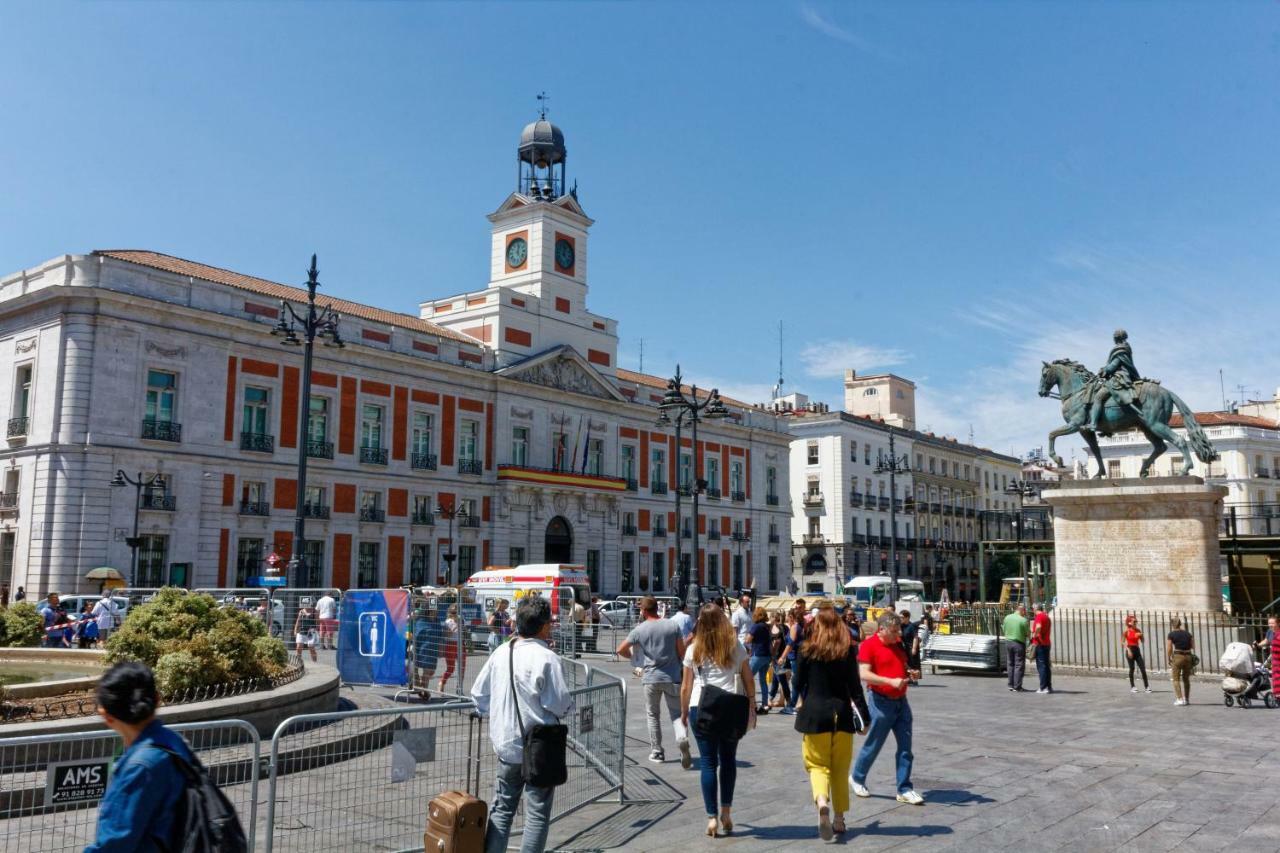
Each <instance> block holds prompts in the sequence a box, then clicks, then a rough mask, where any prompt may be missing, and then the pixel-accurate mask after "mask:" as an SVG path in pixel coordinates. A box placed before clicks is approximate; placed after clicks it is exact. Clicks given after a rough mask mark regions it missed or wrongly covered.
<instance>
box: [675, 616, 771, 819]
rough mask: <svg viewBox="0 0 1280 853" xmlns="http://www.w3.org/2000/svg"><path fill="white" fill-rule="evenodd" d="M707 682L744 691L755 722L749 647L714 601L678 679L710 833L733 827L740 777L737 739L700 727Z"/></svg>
mask: <svg viewBox="0 0 1280 853" xmlns="http://www.w3.org/2000/svg"><path fill="white" fill-rule="evenodd" d="M708 684H710V685H714V686H716V687H719V688H721V689H722V690H728V691H730V692H733V693H745V694H746V696H747V702H748V704H749V705H750V708H751V710H750V712H749V717H748V722H747V725H748V727H749V728H755V724H756V708H755V706H756V696H755V686H754V684H753V683H752V679H751V670H750V669H749V668H748V666H747V650H746V649H745V648H744V647H743V645H742V643H739V642H738V637H737V635H736V634H735V633H734V630H733V626H732V625H730V624H729V619H728V617H726V616H725V615H724V611H723V610H721V609H720V608H719V607H717V606H716V605H714V604H708V605H705V606H704V607H703V608H702V610H701V611H699V613H698V621H697V624H695V625H694V628H693V640H692V641H691V642H690V643H689V648H688V649H687V650H686V651H685V654H684V680H683V682H682V683H681V685H680V719H681V722H683V723H684V724H685V726H686V727H688V729H689V731H691V732H693V737H694V740H696V741H697V742H698V756H699V760H700V763H701V767H702V802H703V805H705V806H706V809H707V835H709V836H711V837H713V838H714V837H715V835H716V830H717V828H723V829H724V831H725V832H726V833H729V832H732V831H733V819H732V818H731V817H730V815H729V812H730V809H731V808H732V806H733V788H734V785H735V784H736V783H737V781H738V741H737V740H732V739H729V738H724V737H720V736H718V735H716V734H711V735H706V736H704V735H702V734H699V733H698V732H697V728H696V727H697V724H698V701H699V700H700V699H701V697H702V688H703V687H704V686H705V685H708ZM717 771H719V772H718V773H717ZM717 786H718V792H719V822H718V824H717V817H716V815H717V808H716V805H717V801H716V794H717Z"/></svg>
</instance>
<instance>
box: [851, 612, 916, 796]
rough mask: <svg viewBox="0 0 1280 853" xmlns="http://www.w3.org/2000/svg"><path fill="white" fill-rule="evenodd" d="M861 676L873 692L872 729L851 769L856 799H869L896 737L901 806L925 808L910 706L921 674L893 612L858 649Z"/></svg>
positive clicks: (869, 701)
mask: <svg viewBox="0 0 1280 853" xmlns="http://www.w3.org/2000/svg"><path fill="white" fill-rule="evenodd" d="M858 672H859V673H860V674H861V676H862V683H863V684H865V685H866V686H867V687H869V688H870V690H869V691H868V693H867V705H868V707H869V708H870V710H871V725H870V726H869V727H868V729H867V739H866V741H864V742H863V744H862V749H861V750H860V751H859V752H858V760H857V761H856V762H854V765H853V774H852V775H853V793H855V794H857V795H858V796H859V797H869V796H871V792H870V791H868V790H867V773H868V772H869V771H870V770H871V765H872V764H873V763H874V762H875V760H876V756H878V755H879V754H880V748H881V747H883V746H884V744H885V741H886V740H888V739H889V732H891V731H892V732H893V739H894V742H895V743H897V745H898V752H897V764H898V802H900V803H908V804H910V805H913V806H919V805H923V804H924V797H922V796H920V795H919V794H917V793H916V791H915V788H914V787H913V786H912V784H911V763H912V761H913V759H914V756H913V755H912V753H911V705H910V704H909V703H908V702H907V685H908V684H909V682H910V681H911V680H912V679H917V678H919V677H920V673H919V672H917V671H915V670H912V669H908V667H907V653H906V652H905V651H904V650H903V648H902V623H901V621H899V618H898V615H897V614H896V613H894V612H893V611H892V610H886V611H884V612H883V613H881V614H880V616H879V617H878V618H877V619H876V632H875V633H874V634H872V635H871V636H870V637H868V638H867V639H865V640H863V641H862V644H861V645H860V646H859V647H858Z"/></svg>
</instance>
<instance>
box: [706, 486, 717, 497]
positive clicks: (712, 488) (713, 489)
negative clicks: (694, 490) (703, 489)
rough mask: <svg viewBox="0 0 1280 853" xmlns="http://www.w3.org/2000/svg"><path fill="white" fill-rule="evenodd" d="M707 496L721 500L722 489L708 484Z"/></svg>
mask: <svg viewBox="0 0 1280 853" xmlns="http://www.w3.org/2000/svg"><path fill="white" fill-rule="evenodd" d="M707 497H709V498H715V499H716V500H720V490H719V489H717V488H716V487H715V486H707Z"/></svg>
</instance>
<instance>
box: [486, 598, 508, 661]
mask: <svg viewBox="0 0 1280 853" xmlns="http://www.w3.org/2000/svg"><path fill="white" fill-rule="evenodd" d="M510 606H511V602H509V601H507V600H506V599H505V598H499V599H498V600H497V602H495V603H494V606H493V612H492V613H490V614H489V618H488V620H486V622H487V624H488V626H489V637H488V639H487V640H485V645H486V646H487V647H488V649H489V651H490V652H493V651H495V650H496V649H497V648H498V646H500V645H502V644H503V643H505V642H506V641H507V637H509V636H511V630H512V629H511V613H510V612H509V611H508V610H507V608H508V607H510Z"/></svg>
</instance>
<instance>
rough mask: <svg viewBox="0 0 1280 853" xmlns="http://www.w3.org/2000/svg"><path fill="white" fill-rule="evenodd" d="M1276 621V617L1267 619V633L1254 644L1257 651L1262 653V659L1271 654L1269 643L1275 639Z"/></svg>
mask: <svg viewBox="0 0 1280 853" xmlns="http://www.w3.org/2000/svg"><path fill="white" fill-rule="evenodd" d="M1276 621H1277V620H1276V617H1274V616H1268V617H1267V633H1266V634H1264V635H1263V636H1262V639H1261V640H1258V642H1257V643H1255V645H1256V646H1257V648H1258V651H1260V652H1262V655H1263V658H1264V659H1265V658H1266V657H1267V656H1269V655H1270V654H1271V643H1272V642H1273V641H1274V640H1275V638H1276Z"/></svg>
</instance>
